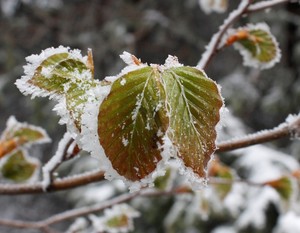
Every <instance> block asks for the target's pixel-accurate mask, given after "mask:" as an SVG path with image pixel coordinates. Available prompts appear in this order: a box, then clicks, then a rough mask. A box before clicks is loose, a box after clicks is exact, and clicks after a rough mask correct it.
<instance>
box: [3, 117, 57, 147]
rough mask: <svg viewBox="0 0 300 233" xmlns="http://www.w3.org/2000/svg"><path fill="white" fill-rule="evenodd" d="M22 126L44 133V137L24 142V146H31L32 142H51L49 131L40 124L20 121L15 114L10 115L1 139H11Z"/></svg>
mask: <svg viewBox="0 0 300 233" xmlns="http://www.w3.org/2000/svg"><path fill="white" fill-rule="evenodd" d="M22 128H27V129H31V130H34V131H38V132H39V133H41V134H42V135H43V137H42V138H40V139H37V140H35V141H33V142H30V141H29V142H27V143H25V144H23V146H31V145H32V144H42V143H49V142H51V138H50V137H49V136H48V134H47V132H46V131H45V130H44V129H43V128H41V127H38V126H35V125H31V124H28V123H27V122H22V123H21V122H18V121H17V120H16V118H15V116H10V117H9V118H8V120H7V122H6V128H5V130H4V131H3V133H2V135H1V138H0V141H5V140H7V139H11V138H13V137H14V136H13V134H14V133H15V132H16V131H17V130H20V129H22Z"/></svg>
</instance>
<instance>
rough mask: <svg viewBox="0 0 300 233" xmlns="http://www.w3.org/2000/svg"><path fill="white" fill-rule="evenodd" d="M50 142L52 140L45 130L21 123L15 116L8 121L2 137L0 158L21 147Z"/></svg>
mask: <svg viewBox="0 0 300 233" xmlns="http://www.w3.org/2000/svg"><path fill="white" fill-rule="evenodd" d="M49 141H50V138H49V136H48V135H47V133H46V131H45V130H44V129H43V128H41V127H37V126H34V125H30V124H27V123H20V122H18V121H17V120H16V118H15V117H14V116H11V117H10V118H9V119H8V121H7V124H6V129H5V130H4V132H3V133H2V135H1V140H0V158H1V157H3V156H4V155H5V154H8V153H11V152H12V151H13V150H15V149H16V148H18V147H20V146H24V145H27V146H28V145H31V144H35V143H46V142H49Z"/></svg>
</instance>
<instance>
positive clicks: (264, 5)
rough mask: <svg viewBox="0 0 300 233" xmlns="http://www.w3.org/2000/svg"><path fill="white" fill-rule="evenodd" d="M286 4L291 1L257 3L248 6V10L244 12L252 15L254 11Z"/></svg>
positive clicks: (274, 0)
mask: <svg viewBox="0 0 300 233" xmlns="http://www.w3.org/2000/svg"><path fill="white" fill-rule="evenodd" d="M288 2H291V0H272V1H270V0H269V1H263V2H257V3H254V4H252V5H251V6H249V7H248V9H247V10H246V13H253V12H256V11H261V10H266V9H268V8H270V7H273V6H276V5H279V4H283V3H288Z"/></svg>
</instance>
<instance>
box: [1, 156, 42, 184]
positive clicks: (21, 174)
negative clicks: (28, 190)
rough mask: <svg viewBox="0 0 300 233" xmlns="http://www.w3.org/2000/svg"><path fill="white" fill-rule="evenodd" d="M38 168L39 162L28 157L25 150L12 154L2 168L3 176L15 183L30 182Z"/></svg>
mask: <svg viewBox="0 0 300 233" xmlns="http://www.w3.org/2000/svg"><path fill="white" fill-rule="evenodd" d="M37 167H38V162H36V160H34V159H33V158H30V160H29V157H28V156H27V155H26V152H25V151H24V150H18V151H16V152H15V153H13V154H11V155H10V156H9V157H8V158H7V159H6V161H5V162H4V164H3V165H2V168H1V173H2V176H3V177H4V178H6V179H9V180H12V181H14V182H25V181H27V180H29V179H30V178H31V177H32V176H33V175H34V174H35V171H36V169H37Z"/></svg>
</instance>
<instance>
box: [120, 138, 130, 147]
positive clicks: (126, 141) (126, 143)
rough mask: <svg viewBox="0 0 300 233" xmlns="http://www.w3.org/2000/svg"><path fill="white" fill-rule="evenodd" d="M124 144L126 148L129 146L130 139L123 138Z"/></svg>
mask: <svg viewBox="0 0 300 233" xmlns="http://www.w3.org/2000/svg"><path fill="white" fill-rule="evenodd" d="M122 143H123V145H124V146H127V145H128V143H129V142H128V139H126V138H124V137H123V138H122Z"/></svg>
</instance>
